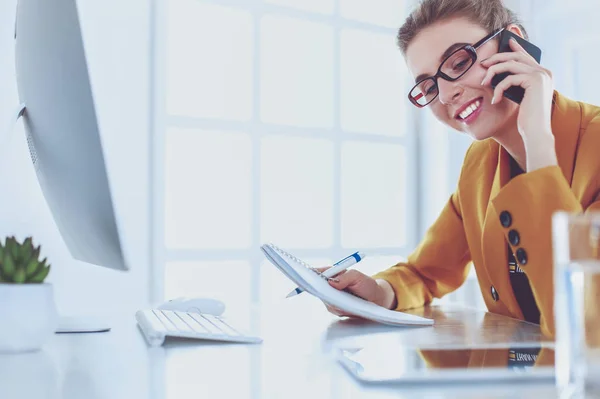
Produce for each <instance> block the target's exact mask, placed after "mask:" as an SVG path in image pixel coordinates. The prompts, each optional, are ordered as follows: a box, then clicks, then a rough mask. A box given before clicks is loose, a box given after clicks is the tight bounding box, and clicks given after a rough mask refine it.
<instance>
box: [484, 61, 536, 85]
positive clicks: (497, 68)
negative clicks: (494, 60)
mask: <svg viewBox="0 0 600 399" xmlns="http://www.w3.org/2000/svg"><path fill="white" fill-rule="evenodd" d="M534 70H535V69H534V68H533V67H531V66H530V65H527V64H524V63H522V62H519V61H515V60H511V61H506V62H502V63H499V64H495V65H492V66H491V67H489V68H488V70H487V72H486V73H485V77H484V78H483V80H482V81H481V85H482V86H487V85H488V84H490V82H491V81H492V79H493V77H494V76H495V75H497V74H499V73H503V72H510V73H512V74H526V73H531V72H533V71H534Z"/></svg>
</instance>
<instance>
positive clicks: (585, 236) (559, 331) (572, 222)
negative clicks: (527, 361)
mask: <svg viewBox="0 0 600 399" xmlns="http://www.w3.org/2000/svg"><path fill="white" fill-rule="evenodd" d="M552 247H553V248H552V250H553V258H554V318H555V325H556V358H555V364H556V366H555V367H556V368H555V370H556V384H557V388H558V389H559V391H560V394H561V396H560V397H561V398H586V399H589V398H600V212H596V213H579V214H573V213H566V212H557V213H555V214H554V215H553V219H552Z"/></svg>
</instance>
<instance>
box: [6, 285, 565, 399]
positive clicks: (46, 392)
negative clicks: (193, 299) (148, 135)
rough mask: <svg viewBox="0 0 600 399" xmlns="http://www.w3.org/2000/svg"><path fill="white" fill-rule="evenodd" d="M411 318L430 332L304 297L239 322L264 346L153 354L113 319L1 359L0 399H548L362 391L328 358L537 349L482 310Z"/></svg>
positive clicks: (503, 390) (130, 325) (175, 347)
mask: <svg viewBox="0 0 600 399" xmlns="http://www.w3.org/2000/svg"><path fill="white" fill-rule="evenodd" d="M227 313H229V311H228V312H227ZM231 313H234V312H233V311H232V312H231ZM412 313H414V314H418V315H423V316H426V317H433V318H435V320H436V325H435V326H434V327H417V328H415V327H410V328H397V327H390V326H384V325H379V324H372V323H368V322H366V323H365V322H361V321H356V320H340V319H338V318H336V317H335V316H333V315H331V314H329V313H328V312H326V310H325V308H324V307H323V305H322V304H321V303H320V302H319V301H317V300H316V299H315V298H313V297H310V296H309V295H305V296H303V297H302V298H301V297H298V300H294V301H291V300H289V301H288V302H286V303H281V304H276V305H269V307H268V308H265V307H264V306H263V307H262V308H258V307H257V308H256V310H254V311H253V313H252V315H251V317H247V319H248V320H252V325H251V326H249V327H250V328H252V329H254V332H258V333H259V334H260V335H261V336H262V337H263V339H264V342H263V343H262V344H259V345H246V344H223V343H210V342H200V341H171V342H167V343H166V344H165V345H164V346H162V347H158V348H149V347H147V345H146V342H145V340H144V339H143V336H142V335H141V333H140V332H139V331H138V329H137V326H136V323H135V320H134V317H133V315H120V316H119V318H116V319H115V324H113V326H114V327H113V330H112V331H111V332H109V333H102V334H79V335H56V336H55V337H54V338H53V339H52V340H51V342H49V343H48V345H46V347H45V349H44V350H43V351H41V352H38V353H33V354H24V355H18V356H15V355H13V356H8V355H3V356H0V397H1V398H11V399H12V398H19V399H20V398H23V399H33V398H35V399H40V398H52V399H55V398H61V399H63V398H64V399H137V398H150V399H187V398H194V399H197V398H235V399H246V398H247V399H274V398H282V399H295V398H310V399H314V398H332V399H335V398H340V399H342V398H344V399H346V398H376V399H379V398H395V399H399V398H402V399H403V398H521V397H523V398H530V397H540V398H553V397H556V394H555V390H554V387H553V386H552V384H538V385H529V384H525V385H519V386H515V385H514V384H510V385H509V384H506V385H493V386H492V385H484V386H481V385H479V386H477V387H469V386H453V387H451V388H449V387H447V386H439V387H436V386H427V387H423V388H419V387H412V388H402V387H398V386H396V387H393V388H391V387H387V388H382V387H367V386H363V385H361V384H359V383H358V382H356V381H355V380H354V379H352V378H351V376H350V375H349V374H348V373H347V372H346V371H345V370H344V369H343V368H342V367H340V366H339V365H338V364H337V363H336V362H335V361H334V360H333V359H332V353H333V349H334V348H335V347H336V346H337V345H355V344H358V345H360V344H364V343H368V342H375V341H377V342H382V340H389V341H390V342H404V343H410V344H426V345H428V346H431V347H444V346H453V345H454V346H456V345H462V344H470V345H501V344H502V343H510V342H520V343H524V342H528V343H529V342H530V343H540V342H543V341H544V338H543V336H542V335H541V333H540V330H539V328H538V326H536V325H533V324H529V323H525V322H520V321H517V320H513V319H510V318H506V317H502V316H498V315H493V314H490V313H486V312H482V311H477V310H468V309H463V308H452V307H448V306H443V307H429V308H424V309H418V310H415V311H413V312H412ZM234 316H235V315H234ZM246 316H248V315H246ZM240 320H241V319H240ZM309 320H310V321H309Z"/></svg>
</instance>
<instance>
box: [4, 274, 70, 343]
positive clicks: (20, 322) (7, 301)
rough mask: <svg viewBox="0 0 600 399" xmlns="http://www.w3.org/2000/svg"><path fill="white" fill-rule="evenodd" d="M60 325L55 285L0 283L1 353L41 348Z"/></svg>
mask: <svg viewBox="0 0 600 399" xmlns="http://www.w3.org/2000/svg"><path fill="white" fill-rule="evenodd" d="M57 327H58V313H57V311H56V305H55V303H54V291H53V289H52V285H51V284H0V352H27V351H35V350H39V349H41V348H42V346H43V345H44V344H45V343H46V341H48V339H49V338H50V337H52V335H53V334H54V332H55V331H56V328H57Z"/></svg>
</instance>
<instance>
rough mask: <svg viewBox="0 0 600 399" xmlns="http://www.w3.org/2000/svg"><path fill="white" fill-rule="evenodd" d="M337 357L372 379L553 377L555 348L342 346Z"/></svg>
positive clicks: (364, 379)
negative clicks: (357, 347)
mask: <svg viewBox="0 0 600 399" xmlns="http://www.w3.org/2000/svg"><path fill="white" fill-rule="evenodd" d="M338 360H339V361H340V363H342V365H343V366H344V367H345V368H346V369H348V371H350V372H351V373H352V374H353V375H354V376H355V377H356V378H359V379H360V380H363V381H372V382H411V381H413V382H418V381H424V380H428V381H430V380H440V381H471V380H506V379H552V378H553V377H554V350H553V349H551V348H548V347H542V346H520V347H501V348H498V347H495V348H454V349H425V348H411V347H404V346H389V345H388V346H385V347H383V346H374V347H365V348H361V349H344V350H341V352H340V353H339V357H338Z"/></svg>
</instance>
